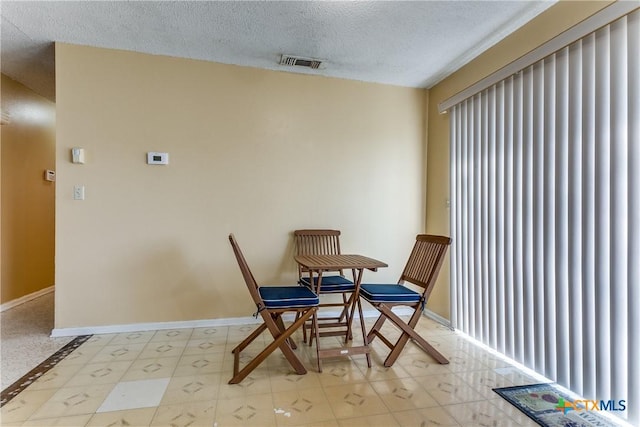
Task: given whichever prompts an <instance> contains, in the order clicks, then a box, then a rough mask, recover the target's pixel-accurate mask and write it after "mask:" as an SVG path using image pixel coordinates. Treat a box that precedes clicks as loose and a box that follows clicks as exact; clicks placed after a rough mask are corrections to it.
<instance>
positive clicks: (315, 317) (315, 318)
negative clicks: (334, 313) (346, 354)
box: [309, 310, 322, 373]
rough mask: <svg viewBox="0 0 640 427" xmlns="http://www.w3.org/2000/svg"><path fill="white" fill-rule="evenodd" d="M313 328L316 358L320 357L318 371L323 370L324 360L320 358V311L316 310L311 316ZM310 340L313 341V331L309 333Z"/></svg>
mask: <svg viewBox="0 0 640 427" xmlns="http://www.w3.org/2000/svg"><path fill="white" fill-rule="evenodd" d="M311 325H312V326H311V328H312V329H313V333H314V335H315V337H316V359H318V372H320V373H321V372H322V361H321V360H320V328H319V327H318V312H317V310H316V312H315V313H313V317H312V318H311ZM309 341H311V333H309Z"/></svg>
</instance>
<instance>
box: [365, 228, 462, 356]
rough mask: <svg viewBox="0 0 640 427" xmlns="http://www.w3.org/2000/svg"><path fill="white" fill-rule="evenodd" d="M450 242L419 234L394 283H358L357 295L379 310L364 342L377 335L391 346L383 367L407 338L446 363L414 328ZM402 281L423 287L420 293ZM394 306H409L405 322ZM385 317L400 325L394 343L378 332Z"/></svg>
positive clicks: (447, 238) (400, 349)
mask: <svg viewBox="0 0 640 427" xmlns="http://www.w3.org/2000/svg"><path fill="white" fill-rule="evenodd" d="M450 244H451V239H450V238H449V237H444V236H431V235H427V234H420V235H418V236H417V237H416V243H415V245H414V246H413V250H412V251H411V255H410V256H409V260H408V261H407V265H406V266H405V267H404V271H403V272H402V275H401V276H400V280H399V281H398V283H397V284H393V285H373V284H362V285H360V296H361V297H362V298H364V299H365V300H366V301H368V302H369V303H370V304H371V305H373V306H374V307H375V308H376V309H378V311H380V317H378V320H376V322H375V324H374V325H373V327H372V328H371V330H370V331H369V333H368V334H367V342H368V343H371V342H372V341H373V340H374V339H375V338H376V337H378V338H380V340H381V341H382V342H384V343H385V344H386V345H387V347H389V348H390V349H391V353H389V355H388V356H387V359H386V360H385V361H384V366H387V367H389V366H392V365H393V364H394V363H395V361H396V360H397V359H398V356H400V353H401V352H402V349H403V348H404V347H405V345H406V344H407V341H409V339H412V340H413V341H414V342H415V343H416V344H417V345H418V346H419V347H421V348H422V349H423V350H424V351H425V352H427V353H428V354H430V355H431V356H432V357H433V358H434V359H436V360H437V361H438V362H439V363H441V364H447V363H449V361H448V360H447V359H446V358H445V357H444V356H443V355H442V354H440V353H439V352H438V351H437V350H436V349H435V348H433V346H431V345H430V344H429V343H428V342H427V341H426V340H425V339H424V338H422V337H421V336H420V335H418V333H417V332H416V331H415V327H416V325H417V324H418V320H419V319H420V316H421V315H422V312H423V310H424V306H425V304H426V303H427V300H428V299H429V295H430V294H431V290H432V289H433V285H434V284H435V282H436V279H437V277H438V273H439V271H440V267H441V266H442V261H443V260H444V256H445V254H446V252H447V248H448V247H449V245H450ZM404 282H409V283H413V284H414V285H417V286H419V287H421V288H423V290H422V293H418V292H416V291H414V290H412V289H409V288H408V287H406V286H403V285H402V284H403V283H404ZM396 306H407V307H411V308H413V310H414V311H413V314H412V315H411V318H410V319H409V321H408V322H405V321H404V320H402V319H401V318H400V317H399V316H398V315H397V314H395V313H394V312H393V311H391V309H392V307H396ZM387 319H389V320H390V321H391V322H393V323H394V324H395V325H396V326H397V327H398V328H400V330H401V332H402V334H401V335H400V338H399V339H398V341H396V343H395V344H393V343H392V342H391V341H389V340H388V339H387V338H386V337H385V336H383V335H382V333H381V332H380V331H381V329H382V325H383V324H384V322H385V321H386V320H387Z"/></svg>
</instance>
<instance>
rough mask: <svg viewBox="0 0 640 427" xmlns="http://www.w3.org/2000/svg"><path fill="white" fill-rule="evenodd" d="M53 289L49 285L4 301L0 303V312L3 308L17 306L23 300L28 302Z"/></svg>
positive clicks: (7, 308)
mask: <svg viewBox="0 0 640 427" xmlns="http://www.w3.org/2000/svg"><path fill="white" fill-rule="evenodd" d="M54 290H55V286H53V285H51V286H49V287H48V288H44V289H40V290H39V291H35V292H32V293H30V294H29V295H25V296H22V297H20V298H16V299H14V300H11V301H8V302H5V303H4V304H2V305H0V313H1V312H3V311H5V310H9V309H10V308H13V307H17V306H19V305H20V304H24V303H25V302H29V301H31V300H34V299H36V298H38V297H41V296H43V295H46V294H48V293H51V292H53V291H54Z"/></svg>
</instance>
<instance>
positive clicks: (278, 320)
mask: <svg viewBox="0 0 640 427" xmlns="http://www.w3.org/2000/svg"><path fill="white" fill-rule="evenodd" d="M299 313H300V312H298V313H296V320H298V315H299ZM274 319H275V321H276V325H278V327H279V328H280V330H281V331H282V332H284V331H286V330H287V328H286V327H285V326H284V321H283V320H282V315H281V314H280V313H278V314H276V315H275V317H274ZM294 322H295V320H294ZM303 327H304V325H303ZM287 344H289V346H290V347H291V348H292V349H294V350H295V349H297V348H298V346H297V345H296V343H295V342H294V341H293V338H291V337H290V338H287Z"/></svg>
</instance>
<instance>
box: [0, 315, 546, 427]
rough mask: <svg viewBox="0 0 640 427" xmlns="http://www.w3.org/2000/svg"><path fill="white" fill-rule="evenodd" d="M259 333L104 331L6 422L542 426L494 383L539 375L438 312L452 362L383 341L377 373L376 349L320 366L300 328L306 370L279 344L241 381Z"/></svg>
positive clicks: (428, 330) (438, 336) (436, 334)
mask: <svg viewBox="0 0 640 427" xmlns="http://www.w3.org/2000/svg"><path fill="white" fill-rule="evenodd" d="M372 320H373V319H371V321H372ZM368 323H370V322H369V321H368ZM253 328H254V326H253V325H242V326H228V327H227V326H225V327H216V328H197V329H177V330H160V331H148V332H135V333H122V334H111V335H94V336H93V337H92V338H91V339H89V340H88V341H87V342H85V343H84V344H82V345H81V346H80V347H79V348H78V349H77V350H75V351H74V352H73V353H71V354H70V355H69V356H67V357H66V358H65V359H64V360H62V361H61V362H60V363H59V364H58V365H56V366H55V367H54V368H52V369H51V370H50V371H49V372H47V373H46V374H44V375H43V376H42V377H41V378H39V379H38V380H36V381H35V382H34V383H33V384H32V385H30V386H29V387H28V388H27V389H25V390H24V391H23V392H22V393H20V394H19V395H18V396H16V397H15V398H14V399H13V400H11V401H10V402H8V403H7V404H6V405H5V406H3V407H2V409H1V417H2V418H1V420H2V426H7V427H9V426H66V427H71V426H227V425H249V426H303V425H304V426H361V425H362V426H364V425H366V426H414V425H415V426H431V425H434V426H435V425H437V426H472V425H473V426H514V425H523V426H535V425H536V424H535V423H533V422H532V421H530V420H529V419H528V418H527V417H526V416H524V415H523V414H521V413H520V412H519V411H518V410H516V409H515V408H513V407H512V406H511V405H509V404H508V403H507V402H506V401H504V400H503V399H502V398H500V397H499V396H498V395H497V394H495V393H494V392H493V391H492V390H491V388H492V387H497V386H508V385H516V384H518V385H519V384H527V383H535V382H540V380H539V379H537V378H533V377H530V376H528V375H526V374H525V373H524V372H521V371H519V370H518V369H517V368H515V367H512V366H511V365H509V363H508V362H506V361H504V360H503V359H501V358H499V357H497V356H495V355H493V354H491V353H489V352H487V351H485V350H483V349H481V348H479V347H477V346H475V345H474V344H473V343H471V342H470V341H468V340H466V339H465V338H464V337H463V336H462V335H459V334H457V333H455V332H452V331H450V330H448V329H446V328H444V327H442V326H441V325H438V324H437V323H435V322H433V321H431V320H429V319H427V318H424V319H422V320H421V322H420V324H419V325H418V329H419V330H420V331H421V333H422V334H423V336H424V337H425V338H427V340H429V341H430V342H431V343H432V344H433V345H434V346H436V347H437V348H438V349H439V350H440V351H441V352H442V353H443V354H445V355H446V356H447V357H449V358H450V360H451V363H450V364H449V365H439V364H437V363H436V362H434V360H433V359H431V358H430V357H429V356H428V355H426V354H425V353H423V352H422V351H421V350H420V349H419V348H417V347H416V346H415V345H413V344H412V343H409V344H408V346H407V348H406V349H405V350H404V352H403V353H402V355H401V356H400V358H399V359H398V361H397V362H396V364H395V365H394V366H393V367H391V368H384V367H383V366H382V361H383V360H384V358H385V357H386V354H387V351H388V350H387V349H386V347H385V346H384V345H383V344H382V343H380V342H379V340H377V341H375V342H374V343H373V344H372V362H373V363H372V367H371V368H367V365H366V360H365V358H364V356H353V357H352V358H339V359H335V360H333V359H332V360H328V361H325V362H324V363H323V372H322V373H318V372H316V370H315V369H316V368H315V367H316V361H315V352H314V350H315V346H314V347H311V348H310V347H308V346H307V345H305V344H304V343H302V342H301V334H298V335H296V340H297V341H296V342H297V343H298V344H299V345H298V349H297V350H296V352H297V354H299V355H300V357H301V359H302V360H303V362H304V363H305V365H306V366H307V368H308V370H309V372H308V373H307V374H306V375H296V374H295V373H294V372H293V371H292V370H291V369H290V367H289V365H288V363H287V361H286V360H285V359H284V357H283V356H282V354H281V353H280V352H279V351H278V350H276V352H274V353H273V354H272V355H271V356H270V357H269V358H268V359H267V360H266V361H265V363H263V364H262V365H261V366H260V367H258V368H257V369H256V370H255V371H253V372H252V373H251V374H250V375H249V376H248V377H247V378H246V379H245V380H244V381H243V382H242V383H240V384H238V385H229V384H227V382H228V381H229V379H230V378H231V374H232V370H233V369H232V367H233V356H232V354H231V349H232V348H233V347H234V346H235V345H236V344H237V343H238V342H240V341H241V340H242V339H243V338H244V337H245V336H246V335H248V334H249V332H250V331H251V330H253ZM387 328H389V329H388V330H389V331H393V332H395V330H394V329H393V327H391V326H387ZM354 335H355V334H354ZM268 338H269V337H268V336H267V335H266V333H265V334H263V335H262V336H261V337H260V338H259V339H257V340H256V342H255V343H254V344H252V345H251V346H250V347H249V348H248V349H247V350H245V352H246V353H247V354H246V355H243V356H242V358H241V363H246V362H247V361H248V360H249V359H250V358H251V356H252V355H254V354H257V353H258V352H259V351H260V350H261V349H262V348H263V347H264V345H265V343H266V342H268V341H269V339H268ZM355 342H356V343H357V342H358V338H357V337H355ZM321 343H322V345H323V346H330V345H336V344H339V339H338V338H336V337H327V338H322V340H321Z"/></svg>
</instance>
